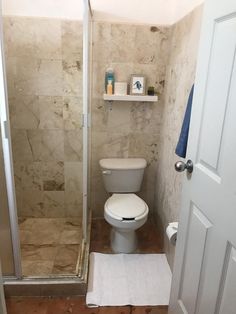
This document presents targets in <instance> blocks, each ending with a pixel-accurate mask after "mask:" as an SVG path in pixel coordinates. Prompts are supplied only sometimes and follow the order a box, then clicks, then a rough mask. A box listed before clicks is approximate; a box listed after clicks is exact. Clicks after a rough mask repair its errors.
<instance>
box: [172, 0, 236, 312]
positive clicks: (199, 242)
mask: <svg viewBox="0 0 236 314" xmlns="http://www.w3.org/2000/svg"><path fill="white" fill-rule="evenodd" d="M235 54H236V2H235V1H233V0H226V1H221V0H206V3H205V12H204V17H203V27H202V34H201V40H200V51H199V58H198V65H197V74H196V82H195V92H194V97H193V108H192V117H191V124H190V134H189V143H188V152H187V159H191V160H193V162H194V171H193V173H192V175H187V174H186V177H185V179H184V183H183V194H182V208H181V215H180V225H179V226H180V227H179V232H178V241H177V248H176V258H175V265H174V274H173V282H172V291H171V301H170V308H169V313H171V314H177V313H185V314H215V313H222V314H235V313H236V301H235V300H236V250H235V248H236V228H235V222H236V210H235V209H236V184H235V178H236V162H235V161H236V135H235V134H236V123H235V117H236V106H235V104H236V66H235ZM189 204H193V205H191V206H189Z"/></svg>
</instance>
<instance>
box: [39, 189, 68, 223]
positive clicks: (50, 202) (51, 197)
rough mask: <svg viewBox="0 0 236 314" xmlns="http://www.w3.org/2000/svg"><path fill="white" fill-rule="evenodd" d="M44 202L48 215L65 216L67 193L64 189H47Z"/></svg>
mask: <svg viewBox="0 0 236 314" xmlns="http://www.w3.org/2000/svg"><path fill="white" fill-rule="evenodd" d="M43 202H44V208H45V212H46V217H55V218H59V217H65V195H64V191H45V192H44V193H43Z"/></svg>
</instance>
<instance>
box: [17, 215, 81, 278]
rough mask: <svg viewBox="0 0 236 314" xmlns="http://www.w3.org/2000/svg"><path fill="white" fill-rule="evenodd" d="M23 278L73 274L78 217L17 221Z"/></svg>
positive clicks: (79, 222)
mask: <svg viewBox="0 0 236 314" xmlns="http://www.w3.org/2000/svg"><path fill="white" fill-rule="evenodd" d="M19 229H20V242H21V263H22V272H23V276H50V275H55V274H56V275H74V274H75V273H76V265H77V260H78V256H79V251H80V246H81V242H82V227H81V218H25V219H24V218H21V219H19Z"/></svg>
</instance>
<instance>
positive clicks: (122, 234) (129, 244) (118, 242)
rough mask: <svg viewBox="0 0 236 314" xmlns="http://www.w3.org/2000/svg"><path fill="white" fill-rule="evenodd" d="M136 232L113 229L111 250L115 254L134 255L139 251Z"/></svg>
mask: <svg viewBox="0 0 236 314" xmlns="http://www.w3.org/2000/svg"><path fill="white" fill-rule="evenodd" d="M137 246H138V241H137V236H136V232H135V230H127V229H119V228H112V230H111V248H112V250H113V252H114V253H132V252H134V251H135V250H136V249H137Z"/></svg>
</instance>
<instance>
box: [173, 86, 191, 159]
mask: <svg viewBox="0 0 236 314" xmlns="http://www.w3.org/2000/svg"><path fill="white" fill-rule="evenodd" d="M193 91H194V85H193V86H192V88H191V91H190V94H189V97H188V103H187V108H186V111H185V115H184V121H183V124H182V128H181V132H180V136H179V141H178V144H177V146H176V149H175V153H176V155H178V156H180V157H183V158H185V157H186V151H187V144H188V132H189V124H190V117H191V110H192V102H193Z"/></svg>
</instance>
